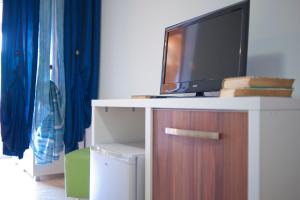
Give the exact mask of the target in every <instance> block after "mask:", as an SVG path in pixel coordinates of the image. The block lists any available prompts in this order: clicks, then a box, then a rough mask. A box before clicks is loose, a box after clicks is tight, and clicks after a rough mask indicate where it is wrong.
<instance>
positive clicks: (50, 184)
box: [0, 158, 67, 200]
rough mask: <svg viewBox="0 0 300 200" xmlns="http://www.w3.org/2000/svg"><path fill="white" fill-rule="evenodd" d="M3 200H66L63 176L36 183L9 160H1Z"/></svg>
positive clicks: (1, 192)
mask: <svg viewBox="0 0 300 200" xmlns="http://www.w3.org/2000/svg"><path fill="white" fill-rule="evenodd" d="M0 199H1V200H65V199H67V198H66V197H65V191H64V178H63V175H55V176H49V177H41V181H39V182H36V181H34V180H33V178H32V177H31V176H29V175H28V174H27V173H26V172H23V170H22V169H21V168H20V167H19V166H18V165H16V164H15V161H14V160H12V159H9V158H0Z"/></svg>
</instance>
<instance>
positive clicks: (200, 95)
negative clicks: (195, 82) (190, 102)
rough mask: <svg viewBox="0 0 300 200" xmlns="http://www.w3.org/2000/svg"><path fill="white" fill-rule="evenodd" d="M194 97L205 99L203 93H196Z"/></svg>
mask: <svg viewBox="0 0 300 200" xmlns="http://www.w3.org/2000/svg"><path fill="white" fill-rule="evenodd" d="M195 97H205V95H204V92H196V95H195Z"/></svg>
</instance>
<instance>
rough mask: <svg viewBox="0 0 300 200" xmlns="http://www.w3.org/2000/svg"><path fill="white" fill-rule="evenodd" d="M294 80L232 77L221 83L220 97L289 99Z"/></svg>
mask: <svg viewBox="0 0 300 200" xmlns="http://www.w3.org/2000/svg"><path fill="white" fill-rule="evenodd" d="M293 83H294V79H286V78H272V77H252V76H244V77H234V78H226V79H224V81H223V85H222V89H221V93H220V96H221V97H242V96H272V97H291V96H292V93H293Z"/></svg>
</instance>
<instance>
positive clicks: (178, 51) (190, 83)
mask: <svg viewBox="0 0 300 200" xmlns="http://www.w3.org/2000/svg"><path fill="white" fill-rule="evenodd" d="M248 21H249V2H248V1H244V2H241V3H238V4H235V5H232V6H229V7H226V8H223V9H220V10H217V11H215V12H213V13H209V14H207V15H205V16H200V17H197V18H194V19H191V20H188V21H185V22H182V23H180V24H177V25H174V26H171V27H168V28H166V30H165V44H164V58H163V70H162V82H161V83H162V84H161V94H168V93H194V92H195V93H202V92H206V91H218V90H220V88H221V83H222V80H223V79H224V78H226V77H234V76H243V75H245V74H246V61H247V43H248V24H249V22H248Z"/></svg>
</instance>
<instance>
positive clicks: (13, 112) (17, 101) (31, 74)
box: [1, 0, 39, 158]
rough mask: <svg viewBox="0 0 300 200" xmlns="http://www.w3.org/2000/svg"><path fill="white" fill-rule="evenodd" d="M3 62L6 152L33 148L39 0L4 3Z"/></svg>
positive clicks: (7, 1)
mask: <svg viewBox="0 0 300 200" xmlns="http://www.w3.org/2000/svg"><path fill="white" fill-rule="evenodd" d="M2 23H3V24H2V54H1V55H2V61H1V65H2V66H1V73H2V74H1V75H2V80H1V134H2V141H3V153H4V154H5V155H12V156H18V157H19V158H22V157H23V153H24V151H25V149H27V148H28V147H29V142H30V134H31V125H32V113H33V102H34V94H35V77H36V67H37V49H38V27H39V0H4V1H3V22H2Z"/></svg>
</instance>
